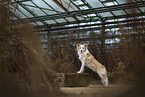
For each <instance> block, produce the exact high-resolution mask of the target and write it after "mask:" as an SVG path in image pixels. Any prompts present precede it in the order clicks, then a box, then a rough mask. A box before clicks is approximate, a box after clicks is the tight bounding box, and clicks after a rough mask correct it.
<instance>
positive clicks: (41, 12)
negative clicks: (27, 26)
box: [11, 0, 145, 25]
mask: <svg viewBox="0 0 145 97" xmlns="http://www.w3.org/2000/svg"><path fill="white" fill-rule="evenodd" d="M11 2H16V3H18V8H19V9H17V13H19V14H20V16H21V18H22V19H28V20H30V21H31V22H33V23H32V24H38V25H45V24H61V23H64V24H69V23H71V22H74V24H75V23H80V22H81V21H83V22H85V21H86V23H87V22H89V20H92V21H96V22H97V21H100V20H101V19H102V18H106V19H108V17H109V18H110V17H112V18H113V17H116V16H124V15H129V14H132V13H140V14H142V13H144V12H145V7H144V6H145V0H142V3H141V2H137V0H11ZM140 16H142V15H140Z"/></svg>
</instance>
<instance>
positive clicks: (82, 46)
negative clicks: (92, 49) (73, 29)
mask: <svg viewBox="0 0 145 97" xmlns="http://www.w3.org/2000/svg"><path fill="white" fill-rule="evenodd" d="M87 46H88V45H87V44H83V45H82V44H79V43H78V44H77V50H78V51H79V52H81V53H83V52H85V51H86V50H87Z"/></svg>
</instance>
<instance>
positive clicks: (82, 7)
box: [80, 6, 89, 10]
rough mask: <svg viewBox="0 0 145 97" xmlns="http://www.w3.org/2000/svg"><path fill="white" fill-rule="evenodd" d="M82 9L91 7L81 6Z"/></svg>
mask: <svg viewBox="0 0 145 97" xmlns="http://www.w3.org/2000/svg"><path fill="white" fill-rule="evenodd" d="M80 9H81V10H85V9H89V7H87V6H81V7H80Z"/></svg>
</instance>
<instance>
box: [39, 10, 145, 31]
mask: <svg viewBox="0 0 145 97" xmlns="http://www.w3.org/2000/svg"><path fill="white" fill-rule="evenodd" d="M144 15H145V12H144V13H136V14H130V15H120V16H115V17H112V16H111V17H106V19H107V20H111V19H114V18H115V19H121V18H131V17H138V16H144ZM96 21H100V20H99V19H91V22H96ZM88 22H90V19H88V20H82V21H80V22H77V21H72V22H69V23H66V22H64V23H61V24H59V26H64V25H68V24H79V23H88ZM51 26H52V27H58V25H57V24H51ZM40 28H44V26H43V25H42V26H40Z"/></svg>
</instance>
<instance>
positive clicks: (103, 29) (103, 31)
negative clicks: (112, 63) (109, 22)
mask: <svg viewBox="0 0 145 97" xmlns="http://www.w3.org/2000/svg"><path fill="white" fill-rule="evenodd" d="M101 55H102V63H103V64H104V65H105V66H106V62H105V61H106V60H105V59H106V58H105V57H106V56H105V19H104V18H102V32H101Z"/></svg>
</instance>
